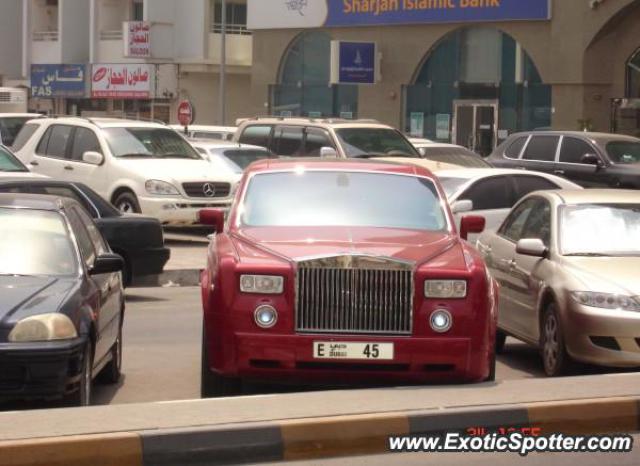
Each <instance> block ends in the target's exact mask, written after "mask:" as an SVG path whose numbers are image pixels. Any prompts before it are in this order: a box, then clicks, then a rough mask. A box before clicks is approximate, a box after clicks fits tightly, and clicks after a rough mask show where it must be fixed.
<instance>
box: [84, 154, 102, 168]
mask: <svg viewBox="0 0 640 466" xmlns="http://www.w3.org/2000/svg"><path fill="white" fill-rule="evenodd" d="M82 161H83V162H87V163H90V164H91V165H102V163H103V162H104V155H102V154H101V153H100V152H95V151H92V150H90V151H87V152H85V153H84V154H82Z"/></svg>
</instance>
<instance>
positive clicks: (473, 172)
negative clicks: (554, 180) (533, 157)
mask: <svg viewBox="0 0 640 466" xmlns="http://www.w3.org/2000/svg"><path fill="white" fill-rule="evenodd" d="M436 175H438V177H447V176H448V177H451V178H466V179H468V180H471V179H475V178H482V177H485V176H495V175H534V176H544V177H546V176H548V175H547V174H546V173H541V172H536V171H529V170H519V169H517V168H491V167H487V168H458V169H455V170H438V171H437V172H436Z"/></svg>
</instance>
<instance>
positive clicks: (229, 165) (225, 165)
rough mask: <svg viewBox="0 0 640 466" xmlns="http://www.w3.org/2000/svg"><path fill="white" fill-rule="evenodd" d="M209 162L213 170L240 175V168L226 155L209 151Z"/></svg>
mask: <svg viewBox="0 0 640 466" xmlns="http://www.w3.org/2000/svg"><path fill="white" fill-rule="evenodd" d="M209 161H210V162H211V163H212V164H213V166H214V167H215V168H217V169H218V170H222V171H226V172H230V173H236V174H240V173H242V167H240V166H239V165H238V164H237V163H235V162H234V161H233V160H231V159H230V158H228V157H227V156H226V155H223V154H221V153H220V152H219V151H216V150H213V149H212V150H210V151H209Z"/></svg>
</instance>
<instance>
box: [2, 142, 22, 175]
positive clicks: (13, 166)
mask: <svg viewBox="0 0 640 466" xmlns="http://www.w3.org/2000/svg"><path fill="white" fill-rule="evenodd" d="M28 171H29V170H28V169H27V167H25V166H24V165H23V164H22V162H20V160H18V158H17V157H16V156H15V155H13V154H12V153H11V152H9V151H8V150H6V149H5V148H3V147H0V172H28Z"/></svg>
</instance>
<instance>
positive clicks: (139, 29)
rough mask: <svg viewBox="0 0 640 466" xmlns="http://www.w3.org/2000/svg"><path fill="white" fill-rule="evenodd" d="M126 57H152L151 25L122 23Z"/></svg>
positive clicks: (134, 22)
mask: <svg viewBox="0 0 640 466" xmlns="http://www.w3.org/2000/svg"><path fill="white" fill-rule="evenodd" d="M122 28H123V30H122V35H123V42H124V56H125V57H132V58H148V57H150V56H151V25H150V24H149V23H148V22H146V21H126V22H124V23H122Z"/></svg>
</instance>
